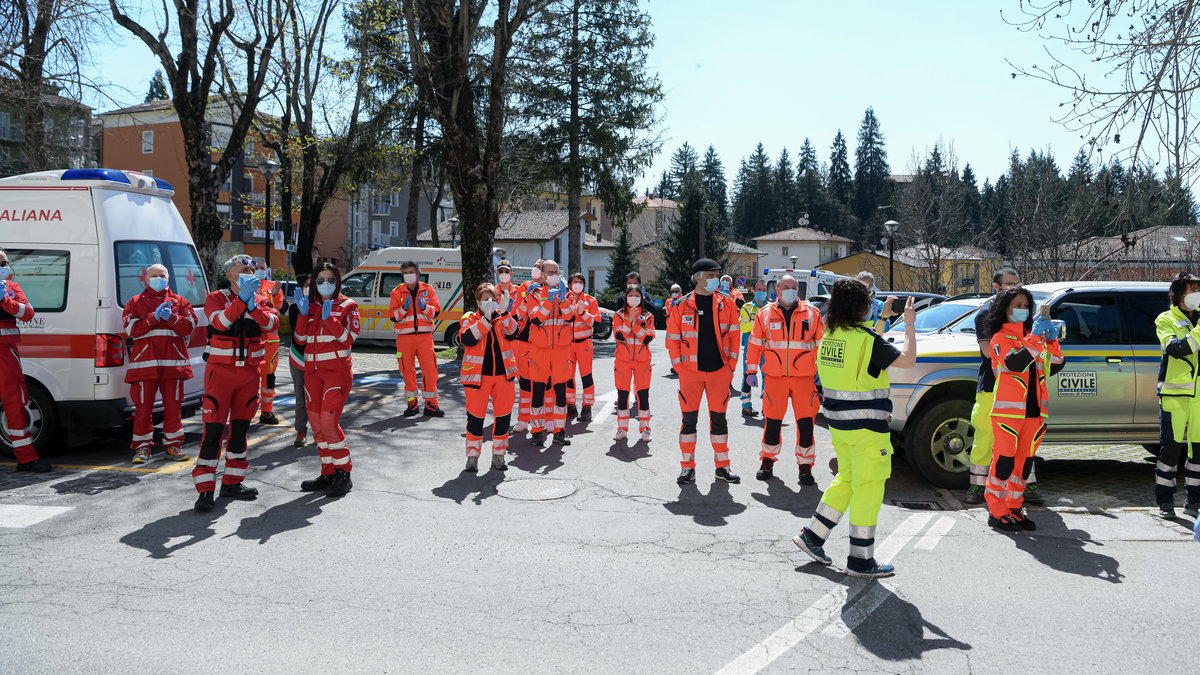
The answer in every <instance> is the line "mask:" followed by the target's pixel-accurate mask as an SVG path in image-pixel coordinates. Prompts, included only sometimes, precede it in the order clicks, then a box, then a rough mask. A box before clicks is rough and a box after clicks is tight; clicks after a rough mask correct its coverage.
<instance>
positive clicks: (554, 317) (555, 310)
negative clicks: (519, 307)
mask: <svg viewBox="0 0 1200 675" xmlns="http://www.w3.org/2000/svg"><path fill="white" fill-rule="evenodd" d="M558 297H559V299H558V300H551V299H550V291H549V290H547V289H546V287H545V286H530V291H529V296H528V298H527V299H526V300H525V311H526V313H527V316H528V318H529V343H530V344H531V345H533V346H534V347H536V348H538V349H559V348H562V347H569V346H570V345H571V340H572V329H571V322H572V321H573V320H574V318H575V307H574V306H573V305H572V304H571V303H570V301H569V300H568V299H567V294H566V293H561V294H560V295H559V296H558Z"/></svg>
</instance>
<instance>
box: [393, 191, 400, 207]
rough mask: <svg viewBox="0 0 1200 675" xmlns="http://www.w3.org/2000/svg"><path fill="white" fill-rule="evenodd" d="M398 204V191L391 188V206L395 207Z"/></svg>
mask: <svg viewBox="0 0 1200 675" xmlns="http://www.w3.org/2000/svg"><path fill="white" fill-rule="evenodd" d="M399 206H400V193H399V192H396V191H395V190H393V191H392V208H397V207H399Z"/></svg>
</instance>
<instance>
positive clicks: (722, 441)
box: [675, 367, 733, 469]
mask: <svg viewBox="0 0 1200 675" xmlns="http://www.w3.org/2000/svg"><path fill="white" fill-rule="evenodd" d="M675 372H676V373H678V374H679V410H680V412H682V413H683V424H682V425H680V427H679V450H680V452H682V453H683V459H682V460H681V461H680V465H681V466H683V468H685V469H694V468H696V427H697V423H698V421H699V418H700V399H701V398H707V399H708V423H709V432H708V433H709V440H710V441H711V442H712V446H713V453H714V456H715V459H716V465H717V468H718V469H719V468H721V467H723V466H729V423H728V421H727V420H726V418H725V409H726V408H727V407H728V406H729V383H730V382H733V369H732V368H728V367H722V368H721V369H720V370H717V371H715V372H711V373H704V372H700V371H698V370H687V369H684V368H677V369H676V370H675Z"/></svg>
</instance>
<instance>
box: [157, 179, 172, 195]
mask: <svg viewBox="0 0 1200 675" xmlns="http://www.w3.org/2000/svg"><path fill="white" fill-rule="evenodd" d="M154 184H155V185H157V186H158V189H159V190H171V191H172V192H174V191H175V188H173V187H171V184H170V183H168V182H167V181H165V180H163V179H161V178H155V179H154Z"/></svg>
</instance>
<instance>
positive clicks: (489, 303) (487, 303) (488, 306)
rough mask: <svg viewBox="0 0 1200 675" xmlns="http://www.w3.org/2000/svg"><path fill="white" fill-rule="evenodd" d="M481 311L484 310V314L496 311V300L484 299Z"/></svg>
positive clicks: (487, 314) (488, 314) (480, 307)
mask: <svg viewBox="0 0 1200 675" xmlns="http://www.w3.org/2000/svg"><path fill="white" fill-rule="evenodd" d="M479 311H481V312H483V314H484V316H491V315H492V312H494V311H496V301H495V300H484V301H483V302H481V303H479Z"/></svg>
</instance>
